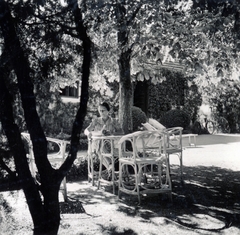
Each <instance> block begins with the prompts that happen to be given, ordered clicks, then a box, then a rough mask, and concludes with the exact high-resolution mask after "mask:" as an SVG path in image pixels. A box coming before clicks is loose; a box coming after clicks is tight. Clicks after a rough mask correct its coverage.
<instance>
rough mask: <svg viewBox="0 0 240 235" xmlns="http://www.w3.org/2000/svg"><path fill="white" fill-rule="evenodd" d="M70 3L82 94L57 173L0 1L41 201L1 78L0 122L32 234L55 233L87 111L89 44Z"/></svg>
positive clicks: (12, 29)
mask: <svg viewBox="0 0 240 235" xmlns="http://www.w3.org/2000/svg"><path fill="white" fill-rule="evenodd" d="M72 3H73V6H72V10H73V12H74V13H75V19H76V22H77V29H78V33H79V37H80V38H81V39H82V40H83V47H84V59H83V69H82V73H83V75H82V94H81V100H80V109H79V110H78V113H77V116H76V120H75V122H74V126H73V130H72V138H71V149H70V154H69V156H68V157H67V159H66V161H65V162H64V164H63V165H62V166H61V167H60V168H59V170H55V169H53V168H52V167H51V164H50V162H49V161H48V159H47V141H46V137H45V135H44V132H43V130H42V127H41V124H40V120H39V116H38V114H37V112H36V101H35V95H34V93H33V84H32V82H31V78H30V67H29V64H28V60H27V58H26V56H25V55H24V52H23V49H22V47H21V44H20V41H19V38H18V36H17V34H16V31H15V25H14V21H13V20H12V16H11V14H10V10H9V8H8V4H7V3H6V2H5V1H1V2H0V9H1V10H0V11H1V12H0V13H1V19H0V27H1V29H2V32H3V36H4V46H5V49H6V51H7V52H8V55H9V63H11V67H12V68H13V69H14V71H15V73H16V76H17V80H18V86H19V91H20V94H21V99H22V105H23V109H24V116H25V121H26V124H27V128H28V131H29V133H30V137H31V140H32V143H33V151H34V157H35V162H36V165H37V168H38V172H39V174H40V181H41V186H40V191H41V193H42V195H43V202H42V200H41V197H40V194H39V191H38V190H39V189H38V187H37V185H35V183H34V180H33V178H32V177H31V173H30V170H29V166H28V162H27V158H26V153H25V150H24V146H23V142H22V140H21V134H20V131H19V129H18V127H17V125H16V124H14V122H15V121H14V118H13V111H12V104H11V98H10V95H9V93H8V90H7V87H6V86H5V83H4V80H3V78H2V77H1V84H0V87H1V91H2V92H1V97H0V98H1V102H2V103H3V104H4V107H3V108H2V107H1V108H2V109H1V112H0V114H1V121H2V123H3V128H4V131H5V133H6V135H7V138H8V141H9V145H10V148H11V150H12V151H13V154H14V160H15V164H16V170H17V173H18V175H19V178H20V179H21V180H22V187H23V191H24V194H25V196H26V199H27V203H28V206H29V210H30V213H31V216H32V219H33V223H34V234H41V235H42V234H57V232H58V229H59V223H60V209H59V199H58V193H59V188H60V184H61V181H62V179H63V178H64V177H65V176H66V174H67V172H68V170H69V169H70V167H71V165H72V163H73V161H74V160H75V158H76V154H77V150H78V145H79V138H80V131H81V129H82V125H83V120H84V118H85V115H86V110H87V101H88V78H89V71H90V63H91V41H90V39H89V38H88V37H87V34H86V29H85V27H84V26H83V21H82V19H81V12H80V11H79V8H78V5H77V1H76V0H74V1H72ZM3 69H4V66H1V72H4V71H3ZM1 74H4V73H1Z"/></svg>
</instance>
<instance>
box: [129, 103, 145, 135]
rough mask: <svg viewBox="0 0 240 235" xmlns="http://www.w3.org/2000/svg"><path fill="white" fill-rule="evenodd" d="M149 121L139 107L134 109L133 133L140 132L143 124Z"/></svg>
mask: <svg viewBox="0 0 240 235" xmlns="http://www.w3.org/2000/svg"><path fill="white" fill-rule="evenodd" d="M146 121H147V116H146V114H145V113H144V112H143V111H142V110H141V109H140V108H138V107H136V106H133V107H132V122H133V131H137V130H139V127H141V124H142V123H145V122H146Z"/></svg>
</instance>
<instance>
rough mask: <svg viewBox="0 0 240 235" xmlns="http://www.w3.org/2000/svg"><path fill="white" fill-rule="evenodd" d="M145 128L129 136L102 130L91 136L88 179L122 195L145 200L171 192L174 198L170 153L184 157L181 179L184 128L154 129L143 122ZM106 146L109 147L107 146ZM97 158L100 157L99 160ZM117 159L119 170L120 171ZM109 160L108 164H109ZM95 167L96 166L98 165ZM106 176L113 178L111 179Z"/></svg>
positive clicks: (170, 196) (98, 185) (170, 194)
mask: <svg viewBox="0 0 240 235" xmlns="http://www.w3.org/2000/svg"><path fill="white" fill-rule="evenodd" d="M143 126H144V127H145V130H142V131H136V132H133V133H131V134H127V135H110V136H104V135H101V134H99V133H98V135H93V136H92V137H91V138H90V139H89V148H88V179H89V182H90V181H92V185H95V182H96V181H97V187H98V188H99V187H100V185H101V183H102V182H104V183H107V184H110V185H112V186H113V193H114V194H115V191H116V186H117V187H118V196H119V198H121V194H122V193H125V194H130V195H136V196H138V200H139V203H141V196H142V195H149V194H163V193H164V194H168V195H169V198H170V199H171V198H172V182H171V172H170V161H169V158H170V155H172V154H174V155H177V156H178V157H179V160H180V172H181V180H183V170H182V129H183V128H181V127H175V128H169V129H162V130H156V129H154V130H153V129H150V128H149V126H148V128H146V125H144V124H143ZM96 142H98V144H99V151H98V154H97V155H98V156H99V163H98V164H99V169H96V166H94V165H95V164H96V161H95V162H94V158H96V152H95V150H96V149H95V148H94V147H93V145H94V144H93V143H96ZM106 143H107V144H106ZM106 145H107V146H108V147H107V148H106ZM95 160H96V159H95ZM116 161H117V162H118V166H119V169H118V170H116V169H115V167H116ZM106 162H107V163H108V164H106ZM94 167H95V168H94ZM106 175H109V176H110V177H109V178H108V179H107V178H106Z"/></svg>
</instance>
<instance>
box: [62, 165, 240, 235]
mask: <svg viewBox="0 0 240 235" xmlns="http://www.w3.org/2000/svg"><path fill="white" fill-rule="evenodd" d="M171 169H172V184H173V201H172V202H171V201H170V200H169V198H168V196H167V195H164V194H163V195H157V196H156V195H155V196H143V197H142V203H141V205H139V204H138V199H137V196H129V195H126V194H124V193H122V199H121V200H118V197H117V192H116V195H114V194H113V193H112V187H109V186H107V187H105V188H102V189H100V190H98V189H97V187H96V186H91V184H90V183H88V182H87V181H83V182H75V183H73V184H72V189H71V187H70V191H69V192H68V195H69V196H70V198H71V200H72V202H71V204H70V205H69V206H68V207H67V208H68V212H67V211H65V212H63V211H62V212H63V213H74V210H75V211H77V208H75V207H78V208H79V212H76V213H84V212H85V210H84V205H104V204H106V205H115V206H116V210H117V211H118V212H120V213H123V214H125V215H126V216H128V217H131V218H136V217H138V218H139V221H140V222H143V223H152V224H155V225H156V226H158V225H159V224H162V225H163V224H166V225H167V224H169V223H174V224H175V225H176V226H178V227H179V228H181V229H187V230H189V229H190V230H194V231H196V230H197V231H200V233H201V231H202V232H203V233H204V234H209V233H212V232H213V233H219V232H221V231H223V230H224V229H228V228H230V227H235V228H240V225H239V221H240V182H239V179H240V172H239V171H231V170H228V169H223V168H218V167H205V166H197V167H187V166H185V167H184V184H182V183H181V181H180V177H179V174H177V172H178V170H179V168H178V166H177V165H172V166H171ZM77 202H78V203H80V204H81V203H82V208H81V207H80V205H79V204H78V203H77ZM71 211H72V212H71ZM119 229H120V230H119ZM121 229H122V228H115V227H113V228H112V232H111V231H110V233H108V234H134V233H131V232H133V231H125V232H126V233H123V232H124V231H123V230H121ZM108 231H109V228H108ZM127 232H129V233H127Z"/></svg>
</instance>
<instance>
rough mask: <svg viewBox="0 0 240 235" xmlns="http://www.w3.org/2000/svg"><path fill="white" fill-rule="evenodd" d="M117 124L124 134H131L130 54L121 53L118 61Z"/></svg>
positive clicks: (131, 89)
mask: <svg viewBox="0 0 240 235" xmlns="http://www.w3.org/2000/svg"><path fill="white" fill-rule="evenodd" d="M118 64H119V74H120V77H119V94H120V97H119V122H120V123H121V124H122V128H123V131H124V133H125V134H127V133H130V132H132V103H133V87H132V82H131V76H130V53H129V52H123V53H122V54H121V55H120V58H119V61H118Z"/></svg>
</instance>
